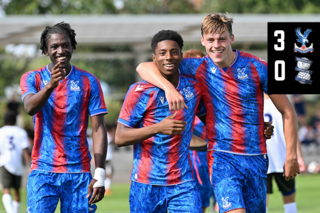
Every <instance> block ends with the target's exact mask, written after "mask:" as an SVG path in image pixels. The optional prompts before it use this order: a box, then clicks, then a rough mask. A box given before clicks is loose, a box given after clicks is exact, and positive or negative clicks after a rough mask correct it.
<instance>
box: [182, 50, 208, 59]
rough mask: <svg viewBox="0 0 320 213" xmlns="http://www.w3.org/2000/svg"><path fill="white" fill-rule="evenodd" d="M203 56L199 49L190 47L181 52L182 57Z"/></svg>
mask: <svg viewBox="0 0 320 213" xmlns="http://www.w3.org/2000/svg"><path fill="white" fill-rule="evenodd" d="M203 56H205V54H204V53H203V52H202V51H201V50H195V49H191V50H187V51H185V52H183V58H189V57H199V58H202V57H203Z"/></svg>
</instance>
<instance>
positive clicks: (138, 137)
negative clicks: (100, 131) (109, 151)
mask: <svg viewBox="0 0 320 213" xmlns="http://www.w3.org/2000/svg"><path fill="white" fill-rule="evenodd" d="M176 114H177V112H175V113H174V114H173V115H170V116H168V117H166V118H165V119H163V120H162V121H161V122H159V123H157V124H153V125H150V126H146V127H142V128H130V127H127V126H125V125H123V124H121V123H118V126H117V130H116V136H115V143H116V145H117V146H118V147H120V146H129V145H134V144H136V143H140V142H142V141H144V140H146V139H148V138H150V137H152V136H154V135H156V134H158V133H161V134H165V135H179V134H181V133H182V132H183V131H184V130H185V127H186V124H187V122H185V121H180V120H173V118H174V117H175V116H176Z"/></svg>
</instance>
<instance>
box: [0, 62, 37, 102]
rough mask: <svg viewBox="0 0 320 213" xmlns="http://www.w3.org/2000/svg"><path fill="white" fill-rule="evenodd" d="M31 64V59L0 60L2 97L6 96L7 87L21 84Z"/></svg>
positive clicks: (0, 94)
mask: <svg viewBox="0 0 320 213" xmlns="http://www.w3.org/2000/svg"><path fill="white" fill-rule="evenodd" d="M30 62H31V59H30V58H11V60H0V70H1V78H0V97H2V96H4V88H5V87H6V86H8V85H12V84H19V83H20V77H21V76H22V74H23V73H25V71H26V70H27V67H28V66H29V64H30Z"/></svg>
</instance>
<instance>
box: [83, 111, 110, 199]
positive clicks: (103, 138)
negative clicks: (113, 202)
mask: <svg viewBox="0 0 320 213" xmlns="http://www.w3.org/2000/svg"><path fill="white" fill-rule="evenodd" d="M91 123H92V139H93V156H94V162H95V166H96V169H95V174H94V177H93V179H92V181H91V182H90V184H89V190H88V195H87V198H89V197H90V194H91V191H92V189H93V193H92V196H91V199H90V200H89V203H97V202H99V201H100V200H102V198H103V197H104V192H105V188H104V176H105V170H104V166H105V165H104V164H105V159H106V154H107V147H108V146H107V144H108V138H107V129H106V126H105V123H104V115H95V116H92V117H91Z"/></svg>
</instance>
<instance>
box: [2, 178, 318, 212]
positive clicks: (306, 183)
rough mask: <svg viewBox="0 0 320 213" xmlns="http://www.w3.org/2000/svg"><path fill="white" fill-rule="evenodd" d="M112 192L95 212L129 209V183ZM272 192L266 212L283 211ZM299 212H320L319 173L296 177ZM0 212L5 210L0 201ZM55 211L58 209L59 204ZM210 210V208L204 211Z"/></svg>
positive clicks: (277, 193)
mask: <svg viewBox="0 0 320 213" xmlns="http://www.w3.org/2000/svg"><path fill="white" fill-rule="evenodd" d="M111 189H112V191H113V194H112V195H110V196H106V197H105V198H104V199H103V200H102V201H100V202H99V203H98V204H97V205H98V210H97V211H96V212H97V213H105V212H106V213H127V212H130V211H129V201H128V197H129V189H130V184H129V183H128V184H113V185H112V187H111ZM273 191H274V193H273V194H272V195H271V196H270V201H269V208H268V213H283V212H284V211H283V203H282V197H281V194H280V192H279V191H278V189H277V188H276V185H275V183H274V190H273ZM21 199H22V206H21V212H25V209H26V190H25V189H22V190H21ZM296 201H297V205H298V211H299V213H315V212H320V175H319V174H318V175H300V176H298V177H297V197H296ZM0 212H1V213H2V212H5V211H4V208H3V204H2V202H0ZM56 212H57V213H58V212H60V211H59V206H58V207H57V210H56ZM206 212H207V213H209V212H210V209H208V210H207V211H206Z"/></svg>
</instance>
